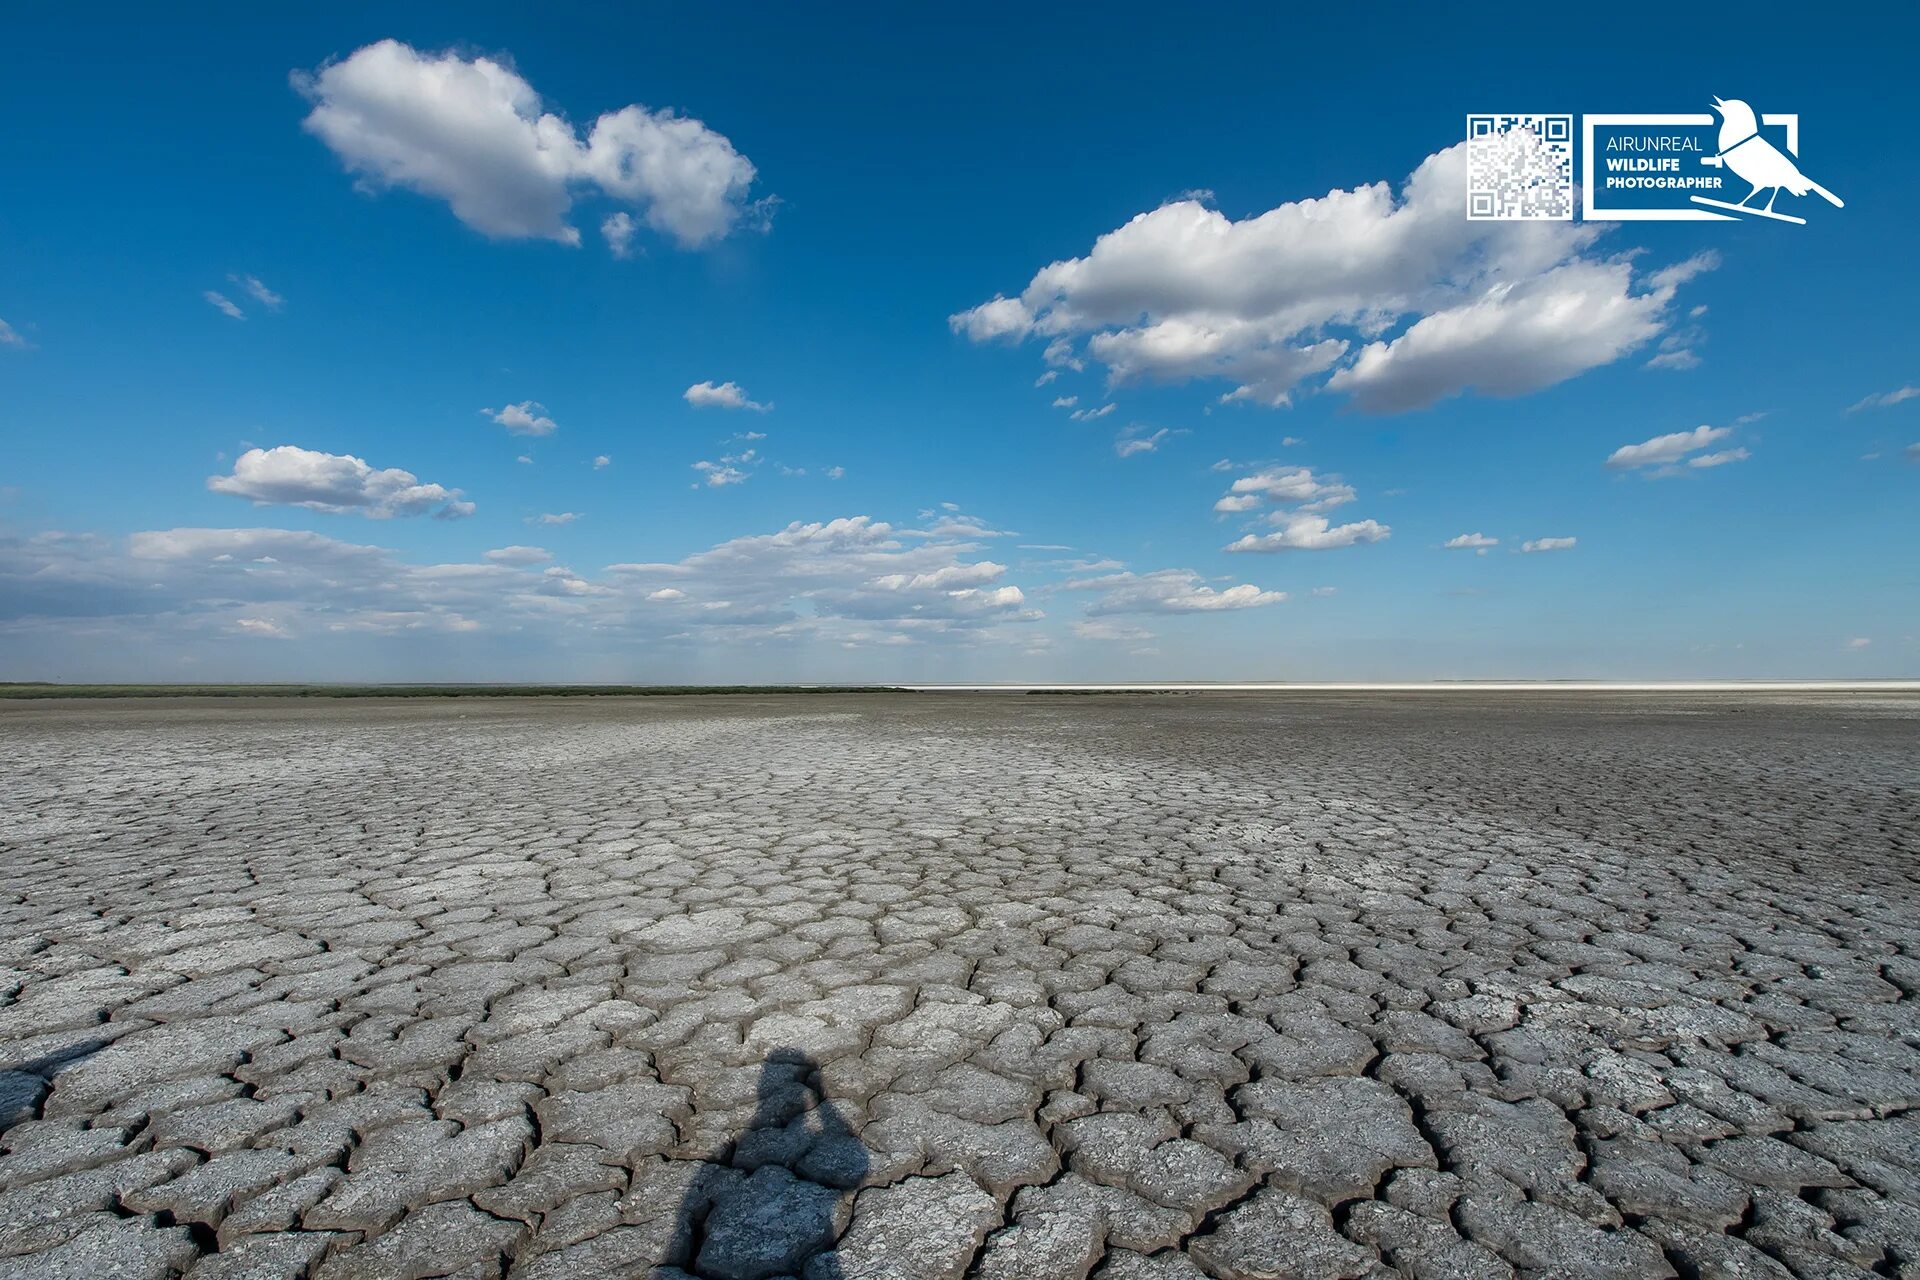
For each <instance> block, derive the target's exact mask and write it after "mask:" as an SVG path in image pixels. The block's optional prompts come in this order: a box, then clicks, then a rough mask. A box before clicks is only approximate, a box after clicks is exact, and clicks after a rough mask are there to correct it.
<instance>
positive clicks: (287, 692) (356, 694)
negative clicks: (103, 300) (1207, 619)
mask: <svg viewBox="0 0 1920 1280" xmlns="http://www.w3.org/2000/svg"><path fill="white" fill-rule="evenodd" d="M868 693H1007V694H1037V695H1047V694H1055V695H1061V696H1074V695H1098V694H1175V693H1920V680H1909V679H1886V680H1619V681H1613V680H1435V681H1380V682H1372V683H1369V682H1364V681H1300V682H1297V683H1288V682H1281V681H1239V682H1219V683H1204V682H1199V681H1166V682H1157V683H1139V684H1046V683H1008V684H905V685H811V684H779V685H754V684H738V685H734V684H728V685H615V684H604V685H602V684H554V685H546V684H52V683H44V682H31V681H19V682H0V701H7V700H12V701H30V700H40V699H55V698H88V699H106V698H336V699H338V698H666V697H709V696H723V695H725V696H744V697H750V696H753V695H756V694H760V695H768V694H868Z"/></svg>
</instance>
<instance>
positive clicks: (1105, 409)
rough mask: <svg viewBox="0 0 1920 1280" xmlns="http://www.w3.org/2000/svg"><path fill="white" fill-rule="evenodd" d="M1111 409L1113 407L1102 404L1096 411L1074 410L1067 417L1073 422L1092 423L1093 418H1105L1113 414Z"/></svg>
mask: <svg viewBox="0 0 1920 1280" xmlns="http://www.w3.org/2000/svg"><path fill="white" fill-rule="evenodd" d="M1113 409H1114V407H1113V406H1112V405H1110V404H1103V405H1101V406H1100V407H1099V408H1098V409H1075V410H1074V411H1073V412H1072V413H1070V414H1068V415H1067V416H1068V417H1070V418H1072V419H1073V420H1074V421H1075V422H1092V421H1093V420H1094V419H1095V418H1104V417H1106V416H1107V415H1108V414H1110V413H1112V412H1113Z"/></svg>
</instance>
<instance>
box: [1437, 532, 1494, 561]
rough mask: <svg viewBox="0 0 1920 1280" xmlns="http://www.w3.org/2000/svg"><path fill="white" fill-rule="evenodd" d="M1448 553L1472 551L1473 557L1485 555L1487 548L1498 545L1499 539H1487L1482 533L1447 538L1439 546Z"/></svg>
mask: <svg viewBox="0 0 1920 1280" xmlns="http://www.w3.org/2000/svg"><path fill="white" fill-rule="evenodd" d="M1440 545H1441V546H1443V547H1445V548H1447V549H1448V550H1449V551H1472V552H1473V553H1474V554H1475V555H1482V556H1483V555H1485V554H1487V548H1488V547H1497V546H1499V545H1500V539H1498V538H1489V537H1488V536H1487V535H1486V534H1484V533H1462V534H1456V535H1455V536H1453V537H1451V538H1448V539H1447V540H1446V541H1445V542H1443V543H1441V544H1440Z"/></svg>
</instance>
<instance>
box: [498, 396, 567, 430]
mask: <svg viewBox="0 0 1920 1280" xmlns="http://www.w3.org/2000/svg"><path fill="white" fill-rule="evenodd" d="M480 412H481V413H484V414H486V415H487V416H488V417H489V418H492V419H493V420H494V421H495V422H497V423H499V424H500V425H501V426H503V427H505V428H506V429H507V432H508V433H509V434H510V435H516V436H550V435H552V434H553V433H554V432H555V431H558V430H559V429H560V424H559V423H557V422H555V421H554V420H553V419H552V418H549V417H547V416H546V414H547V406H545V405H543V404H541V403H540V402H539V401H538V400H522V401H521V402H520V403H519V404H510V405H507V406H506V407H505V408H503V409H482V410H481V411H480Z"/></svg>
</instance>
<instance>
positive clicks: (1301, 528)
mask: <svg viewBox="0 0 1920 1280" xmlns="http://www.w3.org/2000/svg"><path fill="white" fill-rule="evenodd" d="M1280 525H1281V527H1280V529H1279V531H1278V532H1275V533H1257V534H1256V533H1249V534H1247V535H1245V536H1244V537H1241V538H1239V539H1237V540H1235V541H1233V542H1230V543H1228V544H1227V546H1226V548H1225V550H1228V551H1331V550H1333V549H1335V548H1338V547H1351V546H1355V545H1357V544H1359V543H1363V542H1384V541H1385V540H1386V539H1387V538H1388V537H1389V536H1391V534H1392V532H1393V531H1392V530H1391V529H1390V528H1388V527H1387V526H1386V525H1384V524H1381V523H1380V522H1379V521H1377V520H1356V521H1354V522H1352V523H1350V524H1342V525H1335V524H1331V523H1330V522H1329V521H1328V520H1327V518H1326V517H1325V516H1316V515H1308V514H1306V513H1304V512H1297V513H1290V514H1286V515H1285V516H1284V517H1282V519H1281V521H1280Z"/></svg>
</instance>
